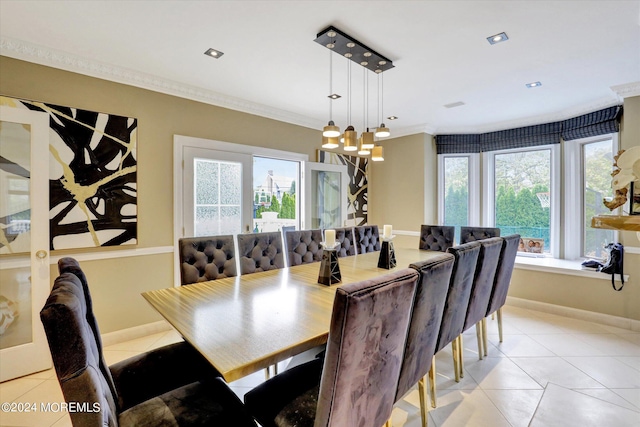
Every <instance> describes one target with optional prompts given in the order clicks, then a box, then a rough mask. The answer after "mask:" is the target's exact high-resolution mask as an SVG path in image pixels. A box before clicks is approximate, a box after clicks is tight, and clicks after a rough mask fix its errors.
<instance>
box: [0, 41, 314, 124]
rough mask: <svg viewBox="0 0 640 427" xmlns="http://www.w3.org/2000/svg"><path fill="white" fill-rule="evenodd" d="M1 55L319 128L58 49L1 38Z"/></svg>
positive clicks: (307, 121)
mask: <svg viewBox="0 0 640 427" xmlns="http://www.w3.org/2000/svg"><path fill="white" fill-rule="evenodd" d="M0 55H4V56H8V57H11V58H15V59H20V60H23V61H27V62H33V63H36V64H40V65H45V66H49V67H53V68H58V69H62V70H66V71H70V72H74V73H78V74H83V75H86V76H90V77H96V78H100V79H104V80H109V81H113V82H116V83H122V84H126V85H130V86H135V87H139V88H142V89H148V90H152V91H154V92H160V93H164V94H167V95H172V96H177V97H180V98H186V99H191V100H193V101H199V102H203V103H206V104H210V105H215V106H218V107H223V108H228V109H231V110H235V111H240V112H243V113H248V114H254V115H256V116H261V117H266V118H269V119H273V120H278V121H281V122H286V123H290V124H294V125H299V126H304V127H307V128H311V129H318V130H319V129H322V126H323V123H322V122H320V121H317V120H313V119H311V118H309V117H306V116H302V115H300V114H296V113H292V112H290V111H285V110H280V109H276V108H273V107H269V106H267V105H263V104H258V103H253V102H249V101H246V100H243V99H240V98H235V97H232V96H227V95H223V94H220V93H217V92H213V91H209V90H205V89H202V88H199V87H195V86H191V85H187V84H183V83H178V82H175V81H172V80H167V79H162V78H160V77H158V76H154V75H151V74H147V73H142V72H140V71H135V70H131V69H127V68H122V67H116V66H113V65H110V64H106V63H103V62H99V61H94V60H88V59H86V58H82V57H80V56H77V55H73V54H70V53H68V52H63V51H59V50H54V49H50V48H46V47H43V46H38V45H34V44H31V43H27V42H24V41H21V40H16V39H12V38H9V37H1V38H0Z"/></svg>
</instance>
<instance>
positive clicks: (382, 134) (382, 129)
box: [376, 123, 391, 138]
mask: <svg viewBox="0 0 640 427" xmlns="http://www.w3.org/2000/svg"><path fill="white" fill-rule="evenodd" d="M390 135H391V132H390V131H389V128H388V127H386V126H385V124H384V123H381V124H380V126H379V127H377V128H376V136H377V137H378V138H386V137H387V136H390Z"/></svg>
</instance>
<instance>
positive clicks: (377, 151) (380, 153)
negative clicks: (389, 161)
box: [371, 145, 384, 162]
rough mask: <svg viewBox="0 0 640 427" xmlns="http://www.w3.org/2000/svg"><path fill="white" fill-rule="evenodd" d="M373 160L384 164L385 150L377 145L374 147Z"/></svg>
mask: <svg viewBox="0 0 640 427" xmlns="http://www.w3.org/2000/svg"><path fill="white" fill-rule="evenodd" d="M371 160H373V161H374V162H382V161H383V160H384V149H383V148H382V146H381V145H376V146H375V147H373V152H372V153H371Z"/></svg>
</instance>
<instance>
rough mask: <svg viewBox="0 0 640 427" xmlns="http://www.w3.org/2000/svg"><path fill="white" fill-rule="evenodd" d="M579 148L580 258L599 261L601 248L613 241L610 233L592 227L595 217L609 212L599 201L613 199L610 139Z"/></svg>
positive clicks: (611, 147) (611, 144)
mask: <svg viewBox="0 0 640 427" xmlns="http://www.w3.org/2000/svg"><path fill="white" fill-rule="evenodd" d="M581 145H582V188H583V189H584V190H583V191H584V192H583V194H582V200H583V203H582V222H583V227H582V229H583V236H582V255H583V256H585V257H589V258H602V257H603V256H604V251H603V247H604V246H605V245H606V244H607V243H610V242H612V241H613V240H614V232H613V230H604V229H601V228H591V218H592V217H593V216H594V215H599V214H603V213H610V211H609V209H607V208H606V207H605V206H604V204H603V203H602V200H603V199H604V198H605V197H612V196H613V190H612V189H611V175H610V173H611V172H610V171H611V169H612V165H613V140H611V139H606V140H604V141H596V142H587V143H584V144H581Z"/></svg>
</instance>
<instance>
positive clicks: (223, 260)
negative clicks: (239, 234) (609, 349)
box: [178, 234, 237, 285]
mask: <svg viewBox="0 0 640 427" xmlns="http://www.w3.org/2000/svg"><path fill="white" fill-rule="evenodd" d="M178 252H179V256H180V284H181V285H188V284H191V283H197V282H205V281H207V280H216V279H222V278H225V277H234V276H237V269H236V255H235V253H236V249H235V243H234V242H233V235H231V234H229V235H225V236H206V237H183V238H181V239H179V240H178Z"/></svg>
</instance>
